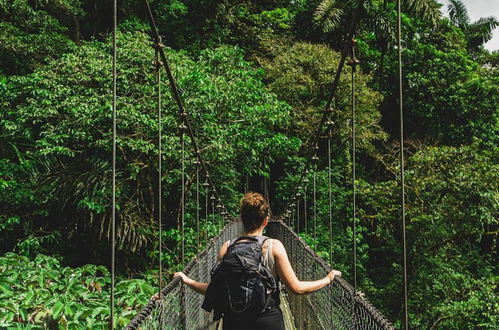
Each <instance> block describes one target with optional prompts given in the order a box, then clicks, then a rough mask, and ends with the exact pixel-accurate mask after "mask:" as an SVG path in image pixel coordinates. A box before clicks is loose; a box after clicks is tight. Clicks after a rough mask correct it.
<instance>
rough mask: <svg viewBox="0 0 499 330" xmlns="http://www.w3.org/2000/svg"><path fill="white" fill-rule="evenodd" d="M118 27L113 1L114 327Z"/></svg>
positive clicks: (112, 321)
mask: <svg viewBox="0 0 499 330" xmlns="http://www.w3.org/2000/svg"><path fill="white" fill-rule="evenodd" d="M117 28H118V3H117V0H114V1H113V69H112V70H113V105H112V107H113V111H112V112H113V154H112V163H113V164H112V167H113V169H112V175H113V179H112V211H111V302H110V304H111V324H110V328H111V329H114V288H115V286H116V279H115V275H116V274H115V273H116V269H115V264H116V260H115V257H116V256H115V250H116V98H117V72H116V59H117V49H116V48H117V46H116V30H117Z"/></svg>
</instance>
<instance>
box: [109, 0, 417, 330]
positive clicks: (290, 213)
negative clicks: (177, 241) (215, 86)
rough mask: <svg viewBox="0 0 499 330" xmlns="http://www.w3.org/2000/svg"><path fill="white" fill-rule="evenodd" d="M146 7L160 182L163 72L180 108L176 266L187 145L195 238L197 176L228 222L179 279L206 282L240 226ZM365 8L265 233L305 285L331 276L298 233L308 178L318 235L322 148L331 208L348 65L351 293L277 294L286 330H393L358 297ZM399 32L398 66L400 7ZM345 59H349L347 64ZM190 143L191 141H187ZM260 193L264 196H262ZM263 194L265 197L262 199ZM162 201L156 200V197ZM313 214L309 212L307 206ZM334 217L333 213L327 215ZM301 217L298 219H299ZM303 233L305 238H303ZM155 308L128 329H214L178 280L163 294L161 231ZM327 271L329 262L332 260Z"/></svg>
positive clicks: (344, 286) (339, 285)
mask: <svg viewBox="0 0 499 330" xmlns="http://www.w3.org/2000/svg"><path fill="white" fill-rule="evenodd" d="M144 4H145V6H146V8H147V13H148V18H149V23H150V26H151V31H152V39H153V41H154V45H153V47H154V48H155V51H156V58H155V63H156V68H157V70H156V74H157V82H158V85H157V92H158V102H157V104H158V120H159V125H158V126H159V132H158V135H159V136H158V144H159V161H158V165H159V166H158V168H159V178H161V177H162V175H161V174H162V173H161V171H162V170H161V131H162V126H161V95H162V91H161V70H163V69H164V70H165V72H166V75H167V78H168V81H169V85H170V87H171V93H172V96H173V98H174V100H175V102H176V103H177V105H178V109H179V113H178V118H179V125H178V131H179V133H180V152H181V169H180V170H181V172H182V180H181V186H182V187H181V194H182V195H181V196H180V200H181V203H180V214H181V218H180V232H181V235H182V241H181V247H180V251H181V256H180V257H181V259H182V262H183V264H185V262H184V261H185V246H184V245H185V242H184V239H183V238H184V232H185V205H186V201H185V199H186V196H185V184H186V183H185V177H186V176H185V162H186V147H187V146H186V141H187V140H190V143H191V144H192V146H191V147H192V149H193V151H194V154H195V157H196V159H195V161H194V163H195V164H196V168H197V171H196V172H197V173H196V174H197V175H196V191H197V193H196V205H197V210H198V211H197V214H196V226H197V228H196V229H197V232H198V233H199V230H200V226H199V209H200V200H199V195H200V194H199V189H200V179H199V178H200V176H201V173H203V175H204V182H203V183H202V184H201V185H202V186H204V188H205V191H206V194H205V195H206V201H205V204H206V209H208V196H210V197H209V199H210V201H211V203H212V208H213V213H214V212H215V208H214V206H215V204H216V211H217V212H219V215H220V218H221V219H225V226H224V228H223V229H222V231H221V232H220V233H219V234H218V235H217V236H216V237H215V238H213V239H212V240H211V241H210V242H209V243H208V244H207V247H206V248H205V249H204V250H203V251H202V252H200V253H199V254H198V255H197V256H196V257H195V258H194V259H192V260H191V261H190V262H189V263H188V264H187V266H186V268H185V269H184V272H185V273H186V274H187V275H188V276H189V277H192V278H194V279H196V280H198V281H201V282H209V280H210V279H209V272H210V269H211V268H212V267H213V266H214V265H215V263H216V256H217V252H218V249H219V247H220V246H221V245H222V243H223V242H225V241H227V240H229V239H232V238H234V237H236V236H238V235H239V234H240V233H241V232H242V225H241V222H239V221H237V219H235V218H232V217H230V216H229V213H228V212H227V210H226V208H225V206H224V204H223V201H222V199H221V197H220V195H219V194H218V192H217V189H216V187H215V185H214V183H213V181H212V177H211V176H210V174H209V172H208V167H207V165H206V162H205V161H204V159H203V157H202V154H201V152H200V147H199V144H198V142H197V139H196V136H195V133H194V129H193V127H192V124H191V121H190V119H189V115H188V113H187V111H186V109H185V107H184V103H183V100H182V97H181V93H180V92H179V89H178V87H177V84H176V81H175V78H174V76H173V74H172V71H171V69H170V65H169V62H168V59H167V57H166V55H165V52H164V50H163V47H164V46H163V44H162V40H161V37H160V35H159V32H158V29H157V26H156V23H155V19H154V15H153V12H152V10H151V8H150V6H149V4H148V1H147V0H144ZM361 7H362V6H361V5H360V4H358V8H357V9H356V11H355V14H354V15H353V17H352V20H351V22H350V27H349V30H348V33H347V34H346V37H345V44H344V47H343V51H342V53H341V59H340V62H339V65H338V69H337V71H336V74H335V77H334V78H333V83H332V88H331V94H330V97H329V99H328V100H327V104H326V106H325V108H324V111H323V114H322V118H321V121H320V124H319V125H318V127H317V131H316V132H315V134H314V135H313V136H312V138H311V139H310V141H309V143H308V145H307V147H308V152H307V156H306V159H307V161H306V165H305V166H304V168H303V170H302V173H301V175H299V180H298V181H297V182H296V186H295V188H294V191H293V192H292V194H291V196H292V197H291V199H290V200H289V202H288V205H287V207H286V209H285V211H284V212H283V214H282V215H281V216H277V217H276V216H274V217H273V220H272V221H271V222H270V223H269V225H268V227H267V231H266V235H267V236H269V237H272V238H275V239H278V240H280V241H281V242H282V243H283V245H284V246H285V248H286V251H287V252H288V254H289V256H290V261H291V264H292V266H293V269H294V270H295V271H296V274H297V276H298V277H299V278H300V279H302V280H309V279H317V278H320V277H323V276H324V275H325V274H326V273H327V272H328V271H330V270H331V267H330V265H328V263H326V261H324V260H323V259H321V258H320V257H319V256H318V255H317V254H316V252H314V250H313V249H311V248H310V247H309V246H307V244H306V243H305V242H304V240H303V239H302V238H301V237H300V232H301V231H303V224H304V225H305V226H306V225H307V223H308V218H309V216H307V212H306V210H307V209H308V208H307V189H308V187H309V185H310V182H309V177H310V176H311V174H312V176H313V180H312V188H311V189H313V201H311V203H312V204H313V205H312V208H313V210H314V211H313V215H312V217H310V218H312V219H313V225H312V228H313V235H314V236H315V235H316V218H317V214H316V202H317V201H316V176H315V172H314V170H313V168H315V167H316V165H317V163H318V160H319V157H318V150H319V146H320V145H321V146H327V152H328V160H327V163H328V171H329V203H330V205H331V201H332V194H331V136H332V134H331V132H332V129H333V125H334V123H333V122H332V118H331V113H332V101H333V99H334V98H335V94H336V90H337V87H338V84H339V79H340V75H341V72H342V70H343V67H344V65H345V64H347V65H348V66H350V67H351V108H352V121H351V122H352V146H353V150H352V159H353V167H352V174H353V180H352V190H353V215H352V232H353V240H352V257H353V262H352V265H353V266H352V277H353V285H350V284H349V283H347V282H346V281H345V280H344V279H343V278H335V279H334V281H333V283H332V284H331V285H329V286H327V287H326V288H323V289H321V290H319V291H317V292H315V293H313V294H310V295H306V296H294V295H292V294H287V293H286V291H285V290H284V292H283V293H282V300H283V304H282V308H283V310H284V315H285V318H286V324H287V325H288V327H289V328H296V329H393V328H394V327H393V325H392V324H391V323H390V321H388V320H387V319H386V318H385V317H384V316H383V315H382V314H381V313H380V312H379V311H378V310H377V309H376V308H375V307H374V306H373V305H372V304H371V303H370V302H369V301H368V299H367V298H366V297H364V295H363V294H362V293H360V292H359V291H358V290H357V269H356V264H357V261H356V258H357V252H356V249H357V247H356V226H355V219H356V214H355V211H356V205H355V189H356V188H355V179H356V178H355V103H356V100H355V72H356V67H357V64H358V63H359V62H358V60H357V58H356V57H355V31H356V27H357V25H358V23H359V19H360V13H359V11H360V8H361ZM116 8H117V4H116V0H115V1H114V33H113V211H112V237H111V240H112V243H111V244H112V247H111V249H112V253H111V256H112V267H111V272H112V277H111V280H112V283H111V284H112V289H111V302H110V305H111V324H113V322H112V321H113V319H114V285H115V234H114V233H115V213H116V211H115V209H116V207H115V199H116V196H115V195H116V193H115V191H116V189H115V177H116V85H117V73H116V58H117V51H116V26H117V12H116ZM398 13H399V19H398V32H399V38H398V39H399V47H398V51H399V64H400V56H401V45H400V1H399V4H398ZM347 58H349V59H347ZM401 77H402V69H401V66H400V65H399V78H400V79H399V81H400V83H399V93H400V94H399V95H400V102H399V104H400V119H401V120H400V124H401V127H400V128H401V132H402V134H401V143H400V144H401V157H402V158H401V164H402V165H403V163H404V162H403V148H404V145H403V118H402V114H403V108H402V104H403V102H402V85H401V81H402V80H401ZM186 137H188V139H187V138H186ZM403 174H404V168H403V166H401V179H402V182H401V187H402V191H401V196H402V200H401V210H402V211H401V213H402V226H403V229H404V230H403V249H404V269H403V271H404V274H403V275H404V279H405V281H404V290H403V291H404V302H403V304H404V320H403V326H404V327H405V329H407V328H408V322H407V276H406V243H405V213H404V199H403V196H404V182H403V177H404V176H403ZM158 186H159V189H160V191H161V179H159V181H158ZM264 190H265V189H264ZM264 194H265V191H264ZM160 196H161V194H160ZM158 202H159V207H160V209H161V197H160V200H159V201H158ZM300 205H301V206H302V212H300ZM309 206H310V205H309ZM329 209H330V210H331V206H330V207H329ZM300 216H302V219H300ZM331 224H332V214H331V211H330V214H329V237H330V242H329V252H330V253H329V255H330V256H331V255H332V253H331V250H332V239H331V237H332V225H331ZM300 226H302V228H301V229H302V230H300ZM158 228H162V219H161V212H159V215H158ZM158 236H159V244H158V246H159V256H160V258H159V260H160V261H159V277H160V281H159V292H160V294H159V297H160V299H159V300H151V301H150V302H149V303H148V304H147V305H146V306H145V307H144V308H143V309H142V311H140V312H139V313H138V314H137V315H136V316H135V317H134V319H133V320H132V321H131V322H130V324H129V325H128V326H127V329H215V328H216V327H217V325H216V324H214V323H213V322H212V321H211V315H210V314H209V313H207V312H205V311H203V310H202V309H201V308H200V306H201V303H202V296H201V295H199V294H198V293H195V292H194V291H192V290H189V289H188V288H186V286H183V285H182V283H181V281H180V279H179V278H174V279H173V280H172V281H171V282H170V283H169V284H168V285H167V286H166V287H162V285H161V278H162V276H163V274H162V263H161V254H162V251H161V247H162V237H161V230H160V231H159V235H158ZM198 246H199V236H198ZM329 262H330V263H332V260H329Z"/></svg>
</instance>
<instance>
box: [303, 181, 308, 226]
mask: <svg viewBox="0 0 499 330" xmlns="http://www.w3.org/2000/svg"><path fill="white" fill-rule="evenodd" d="M303 183H304V184H305V187H304V188H303V220H304V221H305V225H304V227H305V234H308V214H307V209H308V205H307V193H308V178H307V177H305V180H303Z"/></svg>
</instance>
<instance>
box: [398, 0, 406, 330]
mask: <svg viewBox="0 0 499 330" xmlns="http://www.w3.org/2000/svg"><path fill="white" fill-rule="evenodd" d="M401 30H402V28H401V5H400V0H399V1H397V50H398V71H399V72H398V73H399V77H398V78H399V111H400V203H401V215H402V241H403V247H404V248H403V250H404V329H409V314H408V306H407V301H408V299H407V296H408V294H407V239H406V226H405V225H406V224H405V182H404V181H405V180H404V102H403V94H402V31H401Z"/></svg>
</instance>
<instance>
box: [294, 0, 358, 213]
mask: <svg viewBox="0 0 499 330" xmlns="http://www.w3.org/2000/svg"><path fill="white" fill-rule="evenodd" d="M363 3H364V1H363V0H361V1H359V2H358V3H357V8H356V9H355V11H354V14H353V18H352V21H351V24H350V28H349V30H348V33H347V35H346V39H345V43H344V45H343V50H342V52H341V57H340V61H339V63H338V69H337V70H336V73H335V76H334V79H333V83H332V87H331V93H330V95H329V98H328V100H327V103H326V105H325V107H324V110H323V113H322V118H321V120H320V122H319V125H318V126H317V130H316V132H315V134H314V135H313V136H312V139H311V140H312V142H311V143H310V144H309V145H311V146H315V145H318V142H319V139H320V136H321V132H322V130H323V127H324V124H325V122H326V120H327V118H328V116H330V114H331V111H332V102H333V99H334V98H335V96H336V92H337V90H338V85H339V81H340V76H341V72H342V71H343V66H344V64H345V60H346V58H347V56H348V53H349V51H350V42H351V40H352V39H353V35H354V34H355V31H356V29H357V25H358V23H359V21H360V16H361V12H362V10H363ZM313 151H314V150H313V148H311V149H310V150H309V151H308V153H307V157H306V163H305V166H304V168H303V171H302V173H301V176H300V177H299V179H298V181H297V185H296V186H299V185H300V184H301V182H303V179H304V177H305V171H306V170H307V169H308V168H309V166H310V162H311V155H312V152H313ZM296 186H295V187H296ZM294 191H295V192H298V191H299V189H298V188H295V190H294ZM292 196H294V193H293V194H292ZM288 208H289V204H288V207H286V209H288Z"/></svg>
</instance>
